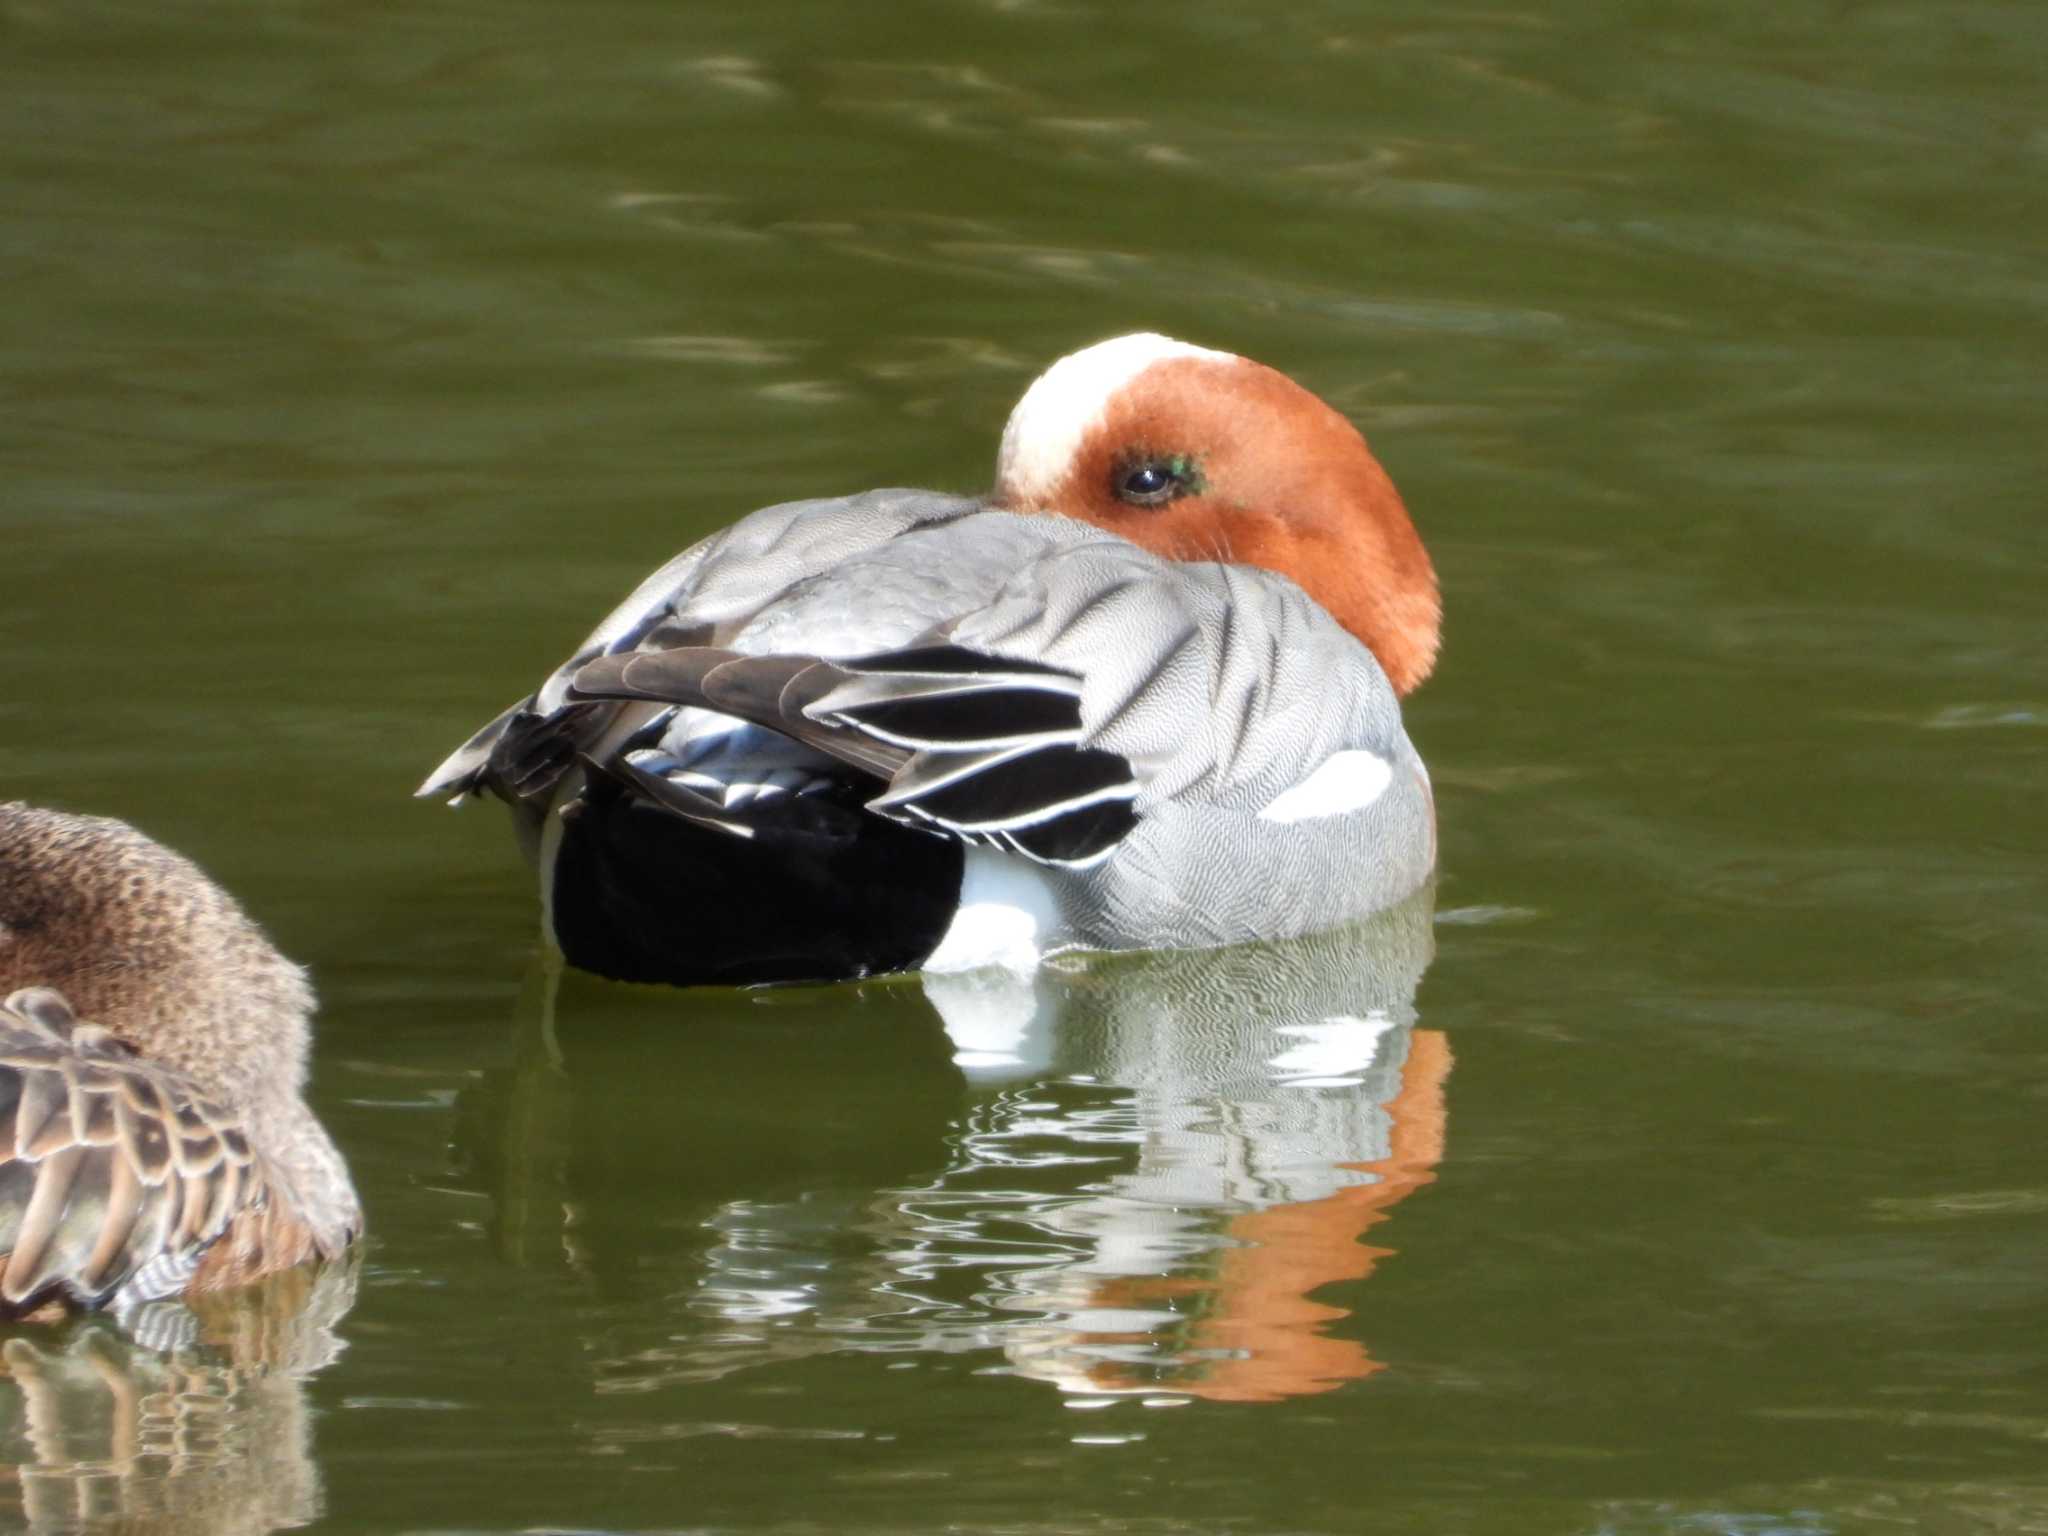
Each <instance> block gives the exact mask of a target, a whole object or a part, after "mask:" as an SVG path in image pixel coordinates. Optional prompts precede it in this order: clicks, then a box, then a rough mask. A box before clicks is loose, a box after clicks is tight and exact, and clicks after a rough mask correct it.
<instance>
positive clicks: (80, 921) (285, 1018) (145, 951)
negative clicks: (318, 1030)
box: [0, 803, 313, 1104]
mask: <svg viewBox="0 0 2048 1536" xmlns="http://www.w3.org/2000/svg"><path fill="white" fill-rule="evenodd" d="M22 987H50V988H53V989H55V990H56V991H58V992H61V993H62V994H63V995H64V997H65V999H66V1001H67V1002H69V1004H70V1005H71V1008H72V1009H73V1010H74V1011H75V1012H76V1014H77V1015H78V1016H79V1017H80V1018H83V1019H90V1020H92V1021H94V1022H95V1023H98V1024H100V1025H103V1026H104V1027H105V1028H106V1029H108V1030H109V1031H111V1032H112V1033H113V1034H114V1035H115V1036H117V1037H118V1038H120V1039H121V1040H123V1041H125V1042H126V1043H127V1044H128V1045H129V1046H131V1047H133V1048H134V1049H135V1050H136V1051H138V1052H140V1053H141V1054H142V1055H144V1056H147V1057H150V1058H151V1059H153V1060H156V1061H160V1062H162V1063H163V1064H165V1065H166V1066H171V1067H175V1068H177V1069H178V1070H179V1071H181V1072H184V1073H186V1074H187V1075H188V1076H190V1077H192V1078H193V1079H194V1080H195V1081H197V1082H198V1083H199V1084H200V1086H202V1087H203V1088H205V1089H207V1090H208V1091H209V1092H211V1093H214V1094H217V1095H221V1096H223V1097H225V1098H228V1099H230V1100H232V1101H234V1102H236V1103H241V1104H251V1103H258V1102H262V1101H263V1100H264V1099H266V1098H273V1097H274V1098H282V1097H292V1098H294V1099H295V1098H296V1095H297V1093H298V1089H299V1086H300V1084H301V1083H302V1082H303V1081H304V1080H305V1076H306V1058H307V1054H308V1047H309V1044H310V1039H311V1031H310V1029H309V1027H308V1024H307V1016H308V1015H309V1014H310V1013H311V1011H312V1007H313V992H312V988H311V987H310V986H309V985H308V984H307V981H306V973H305V972H304V971H302V970H301V969H299V967H298V966H296V965H294V964H292V963H291V961H289V960H287V959H285V957H284V956H283V955H281V954H279V953H278V952H277V950H276V949H275V948H274V947H273V946H272V945H271V943H270V940H269V939H268V938H267V937H265V935H264V933H263V930H262V929H260V928H258V927H257V926H256V924H255V923H254V922H253V921H251V920H250V918H249V917H248V916H247V915H246V914H245V913H244V912H243V911H242V909H241V907H240V906H239V905H238V904H237V903H236V902H235V900H234V898H233V897H231V896H229V895H228V894H227V892H226V891H223V890H222V889H221V888H220V887H219V886H218V885H215V884H214V883H213V881H212V880H210V879H208V878H207V876H206V875H205V874H204V873H203V872H202V871H201V870H200V869H199V866H198V865H196V864H194V863H192V862H191V860H189V859H186V858H184V857H183V856H181V855H179V854H176V853H173V852H172V851H171V850H170V849H168V848H166V847H164V846H163V845H162V844H160V843H157V842H153V841H152V840H151V839H149V838H147V837H144V836H143V835H142V834H141V833H140V832H137V831H136V830H135V829H134V828H133V827H130V826H128V825H127V824H126V823H125V822H120V821H114V820H111V819H109V818H105V817H99V816H72V815H67V814H65V813H63V812H59V811H50V810H44V809H42V808H40V807H37V806H30V805H22V804H19V803H15V804H0V997H5V996H7V995H8V994H9V993H11V992H13V991H15V990H16V989H17V988H22Z"/></svg>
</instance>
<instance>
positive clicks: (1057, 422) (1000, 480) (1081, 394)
mask: <svg viewBox="0 0 2048 1536" xmlns="http://www.w3.org/2000/svg"><path fill="white" fill-rule="evenodd" d="M1183 357H1185V358H1207V359H1209V360H1210V361H1211V362H1219V363H1234V362H1236V361H1237V359H1236V358H1234V357H1232V356H1231V355H1230V354H1229V353H1228V352H1215V351H1211V350H1210V349H1209V348H1207V347H1195V346H1190V345H1188V343H1186V342H1184V341H1175V340H1174V339H1173V338H1172V337H1170V336H1157V335H1154V334H1152V333H1151V332H1149V331H1146V332H1141V333H1139V334H1138V335H1135V336H1119V337H1117V338H1116V339H1115V340H1113V341H1102V342H1097V343H1096V344H1095V345H1094V346H1092V347H1084V348H1083V349H1082V350H1081V351H1079V352H1074V353H1070V354H1069V355H1068V356H1066V357H1063V358H1061V359H1060V360H1059V361H1058V362H1056V363H1054V364H1053V365H1052V366H1051V367H1050V368H1048V369H1046V370H1045V372H1044V373H1041V374H1040V375H1039V376H1038V377H1037V379H1035V380H1034V381H1033V382H1032V385H1031V387H1030V388H1029V389H1027V390H1025V391H1024V398H1023V399H1021V400H1019V401H1018V402H1017V408H1016V409H1015V410H1013V411H1012V412H1010V420H1009V424H1008V425H1007V426H1005V427H1004V428H1003V446H1002V449H1001V451H1000V452H999V453H998V454H997V456H996V489H997V490H998V492H999V493H1000V494H1001V495H1002V497H1003V499H1004V500H1005V501H1006V502H1008V503H1009V504H1010V505H1012V506H1016V507H1029V506H1031V505H1032V504H1033V503H1035V502H1041V501H1043V500H1044V499H1045V498H1047V497H1048V496H1050V495H1051V494H1052V493H1053V491H1054V489H1055V488H1056V487H1057V486H1058V485H1059V483H1060V480H1061V479H1062V477H1064V476H1065V474H1066V472H1067V466H1068V465H1070V464H1072V463H1073V462H1074V456H1075V454H1077V453H1078V452H1079V451H1080V448H1081V443H1082V441H1083V439H1085V438H1086V437H1087V435H1088V432H1089V429H1090V428H1092V427H1093V426H1094V425H1095V424H1096V423H1097V422H1099V421H1101V420H1102V416H1103V412H1104V411H1105V410H1106V409H1107V408H1108V406H1109V402H1110V401H1111V400H1112V399H1114V398H1115V397H1116V393H1117V391H1118V390H1120V389H1122V388H1123V387H1124V386H1125V385H1126V384H1128V383H1130V382H1131V380H1133V379H1135V378H1136V377H1137V376H1138V375H1139V374H1141V373H1143V372H1144V371H1145V370H1146V369H1147V368H1150V367H1151V366H1152V365H1153V364H1154V363H1160V362H1165V361H1167V360H1168V359H1171V358H1183Z"/></svg>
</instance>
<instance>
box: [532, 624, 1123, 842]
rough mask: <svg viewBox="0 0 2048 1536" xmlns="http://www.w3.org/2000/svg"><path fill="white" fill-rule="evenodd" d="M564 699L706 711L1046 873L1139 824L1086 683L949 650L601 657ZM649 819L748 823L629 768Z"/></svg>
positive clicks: (880, 806)
mask: <svg viewBox="0 0 2048 1536" xmlns="http://www.w3.org/2000/svg"><path fill="white" fill-rule="evenodd" d="M571 697H574V698H589V699H633V700H639V701H642V702H645V703H659V704H667V705H675V706H681V707H687V708H695V709H710V710H715V711H717V712H718V713H721V714H726V715H731V716H733V717H735V718H737V719H741V720H745V721H749V722H751V723H753V724H756V725H763V726H766V727H768V728H769V729H771V730H774V731H778V732H780V733H781V734H783V735H785V736H788V737H789V738H791V739H792V740H794V741H798V742H801V743H802V744H804V745H805V746H808V747H811V748H813V749H815V750H817V751H819V752H822V753H824V754H825V755H826V756H828V757H830V758H833V759H835V760H837V761H838V762H839V763H841V764H842V765H844V766H845V767H846V768H848V769H850V770H853V771H854V772H855V773H856V774H859V775H862V776H865V777H867V778H870V779H874V780H878V781H880V792H879V793H878V794H876V795H875V796H874V797H873V798H872V799H870V800H869V801H868V808H869V809H870V810H872V811H874V812H875V813H876V814H877V815H881V816H887V817H889V818H891V819H892V820H895V821H900V822H902V823H904V824H905V825H908V826H913V827H917V828H920V829H922V830H925V831H929V832H934V833H937V834H940V835H943V836H951V837H956V838H959V839H961V840H963V841H967V842H983V843H989V844H992V845H993V846H998V847H1003V848H1008V849H1011V850H1012V851H1015V852H1018V853H1021V854H1023V855H1024V856H1026V857H1028V858H1032V859H1037V860H1040V861H1042V862H1048V863H1083V862H1088V861H1091V860H1094V859H1096V858H1099V857H1101V856H1102V855H1103V854H1105V853H1107V852H1108V851H1109V850H1110V849H1111V848H1113V847H1114V846H1115V845H1116V843H1117V842H1119V841H1120V840H1121V839H1122V838H1123V837H1125V836H1126V835H1128V834H1129V832H1130V830H1131V828H1132V827H1134V826H1135V825H1136V824H1137V811H1136V808H1135V806H1134V803H1133V802H1134V801H1135V800H1136V798H1137V793H1138V785H1137V776H1136V774H1135V772H1134V770H1133V769H1132V767H1131V764H1130V762H1129V760H1128V759H1126V758H1124V757H1122V756H1120V755H1119V754H1117V753H1114V752H1108V751H1104V750H1102V749H1101V748H1099V747H1094V746H1090V745H1088V733H1087V731H1086V729H1085V728H1084V726H1083V723H1082V719H1081V678H1080V677H1079V675H1077V674H1076V673H1073V672H1070V671H1067V670H1065V669H1062V668H1059V667H1053V666H1048V665H1045V664H1043V663H1040V662H1034V661H1019V660H1016V659H1014V658H1011V657H1005V656H996V655H992V654H989V653H986V652H980V651H976V650H973V649H972V648H970V647H967V646H962V645H954V644H922V645H917V646H912V647H909V648H906V649H903V650H898V651H884V652H879V653H877V654H874V655H870V656H861V657H854V658H850V659H835V660H829V661H828V660H825V659H823V658H820V657H817V656H808V655H772V656H743V655H739V654H737V653H735V652H732V651H728V650H724V649H721V648H718V647H714V646H692V647H683V648H680V649H677V650H672V651H662V652H653V653H648V652H640V653H634V654H630V655H619V656H605V657H600V658H598V659H597V660H595V661H592V662H590V663H588V664H587V665H585V666H584V667H583V668H582V669H581V670H580V671H579V672H578V673H577V674H576V677H575V680H574V683H573V684H572V687H571ZM625 771H626V773H627V774H628V775H629V776H631V777H632V781H633V782H634V783H635V784H636V785H637V786H638V787H639V788H640V789H641V790H642V792H643V793H645V794H647V796H648V798H650V799H652V800H654V801H655V802H656V803H658V804H664V805H669V806H670V807H671V808H674V809H677V810H679V811H680V812H681V813H682V814H684V815H687V816H690V817H691V818H692V819H693V820H698V821H702V822H706V823H709V824H715V825H720V826H723V827H725V828H726V829H727V830H734V829H735V825H736V823H740V824H743V823H744V821H745V819H746V815H747V812H745V811H744V810H742V811H737V812H736V811H733V810H729V809H727V808H726V807H724V806H720V805H718V804H716V803H715V802H714V801H712V800H711V799H710V798H709V797H707V796H703V795H698V794H697V793H696V792H695V791H693V790H690V789H688V788H687V787H686V786H682V785H675V784H672V783H668V782H666V781H662V782H661V783H659V784H657V783H654V782H650V781H654V780H659V779H660V776H659V775H656V774H651V773H648V772H646V771H645V770H640V769H635V768H634V767H633V766H632V765H630V764H628V765H625Z"/></svg>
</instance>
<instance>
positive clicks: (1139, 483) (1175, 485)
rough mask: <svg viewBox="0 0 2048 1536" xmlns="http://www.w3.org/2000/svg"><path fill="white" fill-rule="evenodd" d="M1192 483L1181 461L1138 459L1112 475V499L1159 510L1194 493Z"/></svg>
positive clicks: (1191, 478) (1186, 468)
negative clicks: (1114, 475) (1113, 477)
mask: <svg viewBox="0 0 2048 1536" xmlns="http://www.w3.org/2000/svg"><path fill="white" fill-rule="evenodd" d="M1192 480H1193V477H1192V476H1191V475H1190V474H1189V471H1188V465H1187V461H1186V460H1185V459H1177V458H1175V459H1140V460H1138V461H1137V462H1136V463H1132V464H1126V465H1124V466H1123V467H1122V468H1121V469H1119V470H1118V471H1117V472H1116V480H1115V489H1116V497H1117V500H1119V501H1128V502H1130V503H1131V504H1132V505H1133V506H1139V507H1157V506H1162V505H1164V504H1165V503H1167V502H1169V501H1172V500H1173V499H1174V498H1175V497H1177V496H1185V495H1186V494H1187V493H1188V492H1189V491H1190V490H1191V489H1194V486H1193V484H1192Z"/></svg>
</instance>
